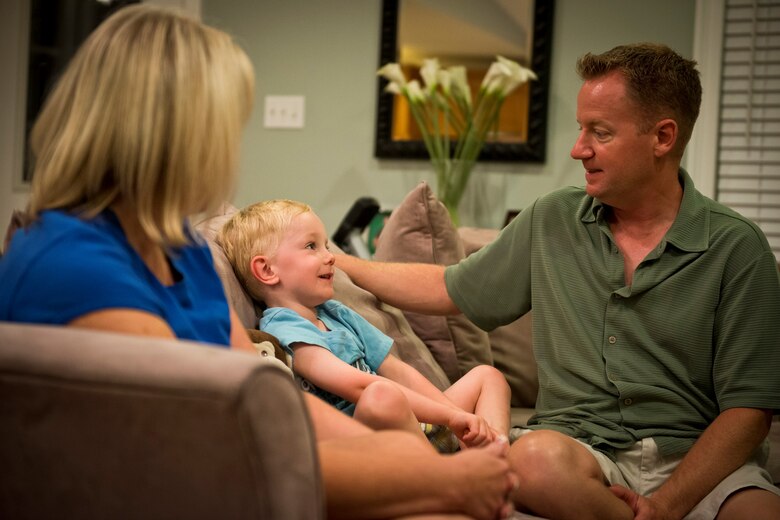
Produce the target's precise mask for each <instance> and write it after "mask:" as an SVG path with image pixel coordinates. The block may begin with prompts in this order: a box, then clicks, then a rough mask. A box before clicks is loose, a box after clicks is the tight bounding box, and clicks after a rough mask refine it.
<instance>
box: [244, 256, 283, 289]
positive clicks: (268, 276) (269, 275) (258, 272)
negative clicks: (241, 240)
mask: <svg viewBox="0 0 780 520" xmlns="http://www.w3.org/2000/svg"><path fill="white" fill-rule="evenodd" d="M249 262H250V263H249V266H250V268H251V270H252V276H254V277H255V280H257V281H258V282H260V283H262V284H264V285H275V284H277V283H279V277H278V276H277V275H276V272H274V268H273V265H271V262H270V261H269V259H268V257H267V256H265V255H257V256H254V257H252V260H250V261H249Z"/></svg>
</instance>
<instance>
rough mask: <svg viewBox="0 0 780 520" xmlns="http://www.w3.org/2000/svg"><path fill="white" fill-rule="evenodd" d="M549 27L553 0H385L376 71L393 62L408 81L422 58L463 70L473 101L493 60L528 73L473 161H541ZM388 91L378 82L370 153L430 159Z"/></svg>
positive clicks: (383, 82) (404, 108)
mask: <svg viewBox="0 0 780 520" xmlns="http://www.w3.org/2000/svg"><path fill="white" fill-rule="evenodd" d="M552 21H553V0H383V2H382V32H381V42H380V58H379V67H382V66H383V65H385V64H387V63H393V62H395V63H399V64H400V65H401V67H402V69H403V70H404V72H405V74H406V77H407V79H414V78H415V77H417V76H416V75H417V73H418V70H419V66H420V65H421V64H422V60H423V59H425V58H437V59H438V60H439V62H440V63H441V65H442V67H449V66H452V65H464V66H466V68H467V70H468V72H469V83H470V84H472V90H473V92H472V97H474V94H475V93H476V89H478V88H479V85H480V84H481V80H482V78H483V77H484V75H485V72H487V69H488V67H489V66H490V64H491V63H492V62H493V61H495V59H496V55H499V54H500V55H502V56H505V57H507V58H510V59H513V60H515V61H517V62H518V63H520V64H521V65H523V66H525V67H528V68H530V69H531V70H533V71H534V72H535V73H536V75H537V78H538V79H536V80H533V81H530V82H528V83H526V84H524V85H522V86H521V87H520V88H518V89H517V90H515V91H514V92H513V93H512V94H511V95H510V96H508V97H507V99H506V100H505V102H504V105H503V106H502V109H501V115H500V118H499V127H498V129H497V131H496V132H495V133H493V134H492V135H491V136H490V138H489V139H488V140H487V141H486V142H485V145H484V147H483V148H482V151H481V153H480V156H479V160H480V161H501V162H514V161H520V162H544V160H545V148H546V137H547V100H548V90H549V77H550V54H551V51H550V48H551V43H552ZM386 85H387V80H385V79H384V78H381V77H380V78H378V89H377V117H376V140H375V145H374V155H375V156H376V157H379V158H391V159H426V158H428V152H427V151H426V149H425V145H424V143H423V142H422V140H421V138H420V134H419V130H418V129H417V128H416V125H415V123H414V121H413V119H412V118H411V117H410V116H409V114H408V111H409V108H408V106H407V105H406V101H405V100H404V99H403V96H398V95H393V94H390V93H386V92H385V87H386Z"/></svg>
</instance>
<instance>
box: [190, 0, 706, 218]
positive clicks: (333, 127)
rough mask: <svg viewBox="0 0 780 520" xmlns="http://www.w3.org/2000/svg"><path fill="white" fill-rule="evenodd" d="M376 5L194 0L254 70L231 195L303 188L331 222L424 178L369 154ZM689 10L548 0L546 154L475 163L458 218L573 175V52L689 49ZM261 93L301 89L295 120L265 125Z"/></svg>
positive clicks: (242, 200)
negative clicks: (538, 159)
mask: <svg viewBox="0 0 780 520" xmlns="http://www.w3.org/2000/svg"><path fill="white" fill-rule="evenodd" d="M474 1H479V0H474ZM380 11H381V2H380V0H203V5H202V15H203V20H204V21H205V22H207V23H209V24H212V25H215V26H217V27H220V28H222V29H224V30H226V31H228V32H230V33H232V34H233V35H235V36H236V38H237V39H238V40H239V42H240V43H241V45H242V46H243V47H244V48H245V49H246V50H247V52H248V53H249V56H250V58H251V59H252V61H253V63H254V65H255V71H256V75H257V90H256V100H255V109H254V112H253V115H252V118H251V120H250V122H249V125H248V127H247V130H246V133H245V136H244V143H243V150H242V164H241V176H240V181H239V186H238V190H237V192H236V196H235V199H234V202H235V204H236V205H239V206H243V205H246V204H249V203H251V202H255V201H257V200H261V199H265V198H278V197H286V198H294V199H299V200H303V201H305V202H308V203H309V204H311V205H312V206H313V207H314V208H315V210H316V211H317V212H318V213H319V215H320V216H321V217H322V219H323V221H324V222H325V225H326V226H327V227H328V229H329V230H331V231H333V230H335V227H336V226H337V225H338V223H339V222H340V220H341V218H342V217H343V216H344V214H345V213H346V212H347V210H348V209H349V207H350V205H351V204H352V202H354V201H355V199H357V198H358V197H361V196H366V195H368V196H373V197H375V198H377V199H378V200H379V201H380V203H381V204H382V205H383V206H384V207H387V208H391V207H393V206H394V205H396V204H398V202H400V200H401V199H402V198H403V197H404V195H405V194H406V193H407V192H408V191H409V190H411V189H412V188H413V187H414V186H415V185H416V184H417V183H418V182H419V181H421V180H427V181H428V182H431V183H432V182H433V177H432V175H431V174H430V170H429V168H428V165H427V163H426V162H425V161H398V160H392V161H391V160H381V161H380V160H377V159H375V158H374V157H373V139H374V115H375V114H374V112H375V106H376V99H375V96H376V95H375V91H376V77H375V71H376V68H377V66H378V56H379V32H380ZM694 15H695V0H653V1H648V0H600V1H598V2H589V1H583V0H558V1H557V2H556V7H555V22H554V28H553V31H554V37H553V50H552V53H553V56H552V63H551V73H550V74H551V92H550V100H549V120H548V136H547V138H548V149H547V161H546V163H545V164H523V163H512V164H482V165H479V166H478V167H477V169H476V170H475V172H474V175H473V176H472V180H471V184H470V187H469V191H468V193H467V195H466V197H465V200H464V206H463V208H462V215H461V221H462V223H463V224H465V225H479V226H494V227H496V226H499V225H500V224H501V222H503V218H504V215H505V213H506V211H507V210H508V209H517V208H522V207H524V206H525V205H527V204H529V203H530V202H531V201H533V200H534V199H535V198H536V197H538V196H539V195H542V194H544V193H546V192H548V191H551V190H553V189H555V188H558V187H561V186H565V185H581V184H582V183H583V181H582V173H581V166H580V164H579V163H578V162H575V161H573V160H572V159H571V158H570V157H569V150H570V148H571V146H572V144H573V143H574V140H575V139H576V135H577V123H576V121H575V108H576V107H575V102H576V96H577V91H578V89H579V79H578V78H577V76H576V74H575V73H574V62H575V60H576V58H577V57H578V56H579V55H580V54H582V53H584V52H587V51H593V52H601V51H604V50H607V49H609V48H611V47H613V46H615V45H618V44H621V43H627V42H633V41H658V42H663V43H665V44H667V45H669V46H671V47H673V48H674V49H676V50H677V51H678V52H680V53H681V54H683V55H685V56H688V57H690V56H692V50H693V28H694ZM267 95H302V96H305V98H306V111H305V127H304V128H303V129H301V130H276V129H274V130H268V129H265V128H263V121H262V120H263V117H262V113H263V99H264V97H265V96H267Z"/></svg>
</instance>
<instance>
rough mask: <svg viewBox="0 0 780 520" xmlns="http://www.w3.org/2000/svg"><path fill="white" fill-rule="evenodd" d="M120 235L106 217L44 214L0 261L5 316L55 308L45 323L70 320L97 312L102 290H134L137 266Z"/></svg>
mask: <svg viewBox="0 0 780 520" xmlns="http://www.w3.org/2000/svg"><path fill="white" fill-rule="evenodd" d="M118 233H120V235H119V236H117V230H116V229H114V228H113V226H112V224H111V223H110V222H106V221H105V219H104V218H103V217H102V216H98V217H96V218H94V219H82V218H79V217H78V216H75V215H72V214H68V213H66V212H62V211H45V212H43V213H41V215H40V216H39V218H37V219H36V220H35V221H33V222H32V223H30V224H29V225H28V226H27V227H26V228H24V229H20V230H18V231H17V232H16V233H15V234H14V237H13V238H12V239H11V242H10V244H9V247H8V251H7V252H6V254H5V255H4V256H3V258H2V261H0V286H2V289H0V308H2V307H4V308H5V309H6V311H7V312H5V311H3V310H2V309H0V314H2V315H6V314H8V313H11V315H18V316H20V317H24V316H22V314H23V313H24V312H27V311H29V312H30V313H31V314H30V316H29V318H30V319H31V320H32V319H33V318H35V316H36V314H35V313H37V312H38V311H43V310H44V308H46V309H47V310H46V312H47V313H48V314H52V313H54V312H55V310H54V309H55V308H56V313H57V316H55V317H51V316H48V315H47V317H46V318H45V319H44V318H41V321H46V322H48V321H50V320H55V321H56V320H66V321H67V319H68V318H73V317H75V316H78V315H81V314H83V313H84V312H85V311H88V310H92V309H93V306H92V303H93V302H97V301H98V300H100V297H99V295H101V294H106V295H108V294H110V293H124V294H127V293H128V292H134V291H130V290H129V289H131V288H132V287H131V286H133V285H134V284H135V285H138V283H137V282H136V280H135V279H136V277H133V276H127V274H128V272H129V271H131V270H132V269H135V267H134V266H133V258H132V255H130V254H128V253H129V252H128V251H127V249H126V247H123V244H122V240H121V239H120V237H121V229H119V231H118ZM86 294H89V295H90V296H89V297H85V295H86ZM116 297H118V295H117V296H116ZM95 306H98V303H95ZM11 315H9V316H11Z"/></svg>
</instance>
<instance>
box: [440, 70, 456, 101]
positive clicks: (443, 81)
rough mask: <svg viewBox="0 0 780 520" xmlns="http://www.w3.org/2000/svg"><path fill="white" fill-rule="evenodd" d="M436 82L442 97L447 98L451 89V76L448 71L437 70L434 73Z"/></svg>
mask: <svg viewBox="0 0 780 520" xmlns="http://www.w3.org/2000/svg"><path fill="white" fill-rule="evenodd" d="M436 81H437V82H438V84H439V85H441V90H442V92H444V95H445V96H449V95H450V90H451V88H452V74H450V71H449V70H447V69H439V70H438V71H437V72H436Z"/></svg>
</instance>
